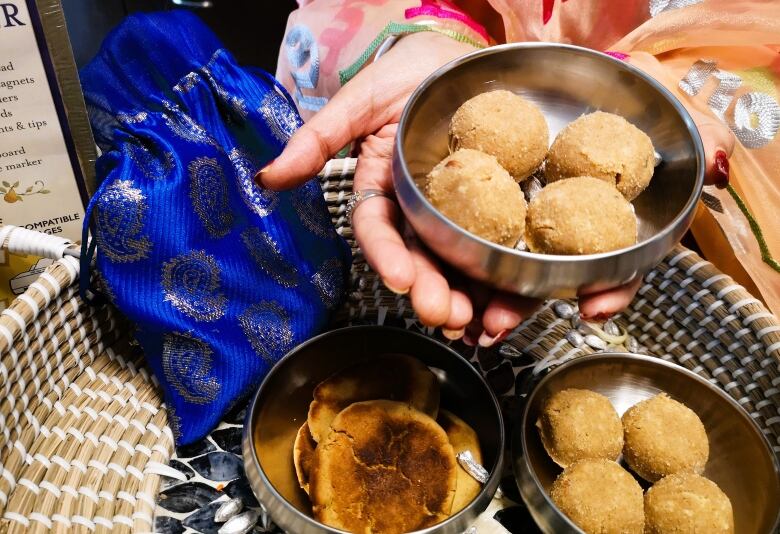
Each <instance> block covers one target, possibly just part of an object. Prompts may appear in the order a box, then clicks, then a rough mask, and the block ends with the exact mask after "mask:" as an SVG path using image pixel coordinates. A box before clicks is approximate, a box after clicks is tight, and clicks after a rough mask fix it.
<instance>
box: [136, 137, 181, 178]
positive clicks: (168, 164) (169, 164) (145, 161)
mask: <svg viewBox="0 0 780 534" xmlns="http://www.w3.org/2000/svg"><path fill="white" fill-rule="evenodd" d="M124 149H125V151H126V153H127V155H128V156H130V159H131V160H132V161H133V163H135V165H136V167H138V169H139V170H140V171H141V172H142V173H143V175H144V176H146V177H147V178H149V179H150V180H160V179H164V178H167V177H168V175H169V174H170V172H171V171H172V170H173V168H174V167H175V165H176V163H175V162H174V160H173V154H171V153H170V152H165V153H164V154H162V157H158V156H157V155H156V154H153V153H152V152H151V151H150V150H149V149H148V148H146V147H145V146H143V145H142V144H141V143H137V142H127V143H125V145H124Z"/></svg>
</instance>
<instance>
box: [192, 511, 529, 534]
mask: <svg viewBox="0 0 780 534" xmlns="http://www.w3.org/2000/svg"><path fill="white" fill-rule="evenodd" d="M493 519H495V520H496V521H498V522H499V523H501V525H502V526H503V527H504V528H505V529H507V530H508V531H509V532H513V533H514V532H516V533H520V532H522V533H523V534H537V533H539V534H541V532H542V531H541V530H539V527H538V526H537V525H536V523H535V522H534V520H533V518H532V517H531V514H530V512H529V511H528V509H527V508H526V507H525V506H511V507H509V508H504V509H503V510H499V511H498V512H496V514H495V515H494V516H493ZM185 524H186V523H185Z"/></svg>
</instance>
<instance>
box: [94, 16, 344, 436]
mask: <svg viewBox="0 0 780 534" xmlns="http://www.w3.org/2000/svg"><path fill="white" fill-rule="evenodd" d="M81 75H82V84H83V87H84V90H85V94H86V100H87V104H88V107H89V108H90V112H91V119H92V127H93V130H94V132H95V137H96V140H97V142H98V144H99V145H100V147H101V150H102V152H103V156H102V157H101V158H100V159H99V160H98V162H97V169H98V175H99V178H100V179H101V180H102V183H101V185H100V187H99V189H98V191H97V192H96V194H95V196H94V198H93V200H92V202H91V204H90V207H89V211H90V214H91V217H89V219H88V221H89V222H88V224H91V230H92V237H93V238H94V240H95V242H96V243H97V249H96V250H97V251H96V258H95V260H96V261H95V268H96V269H97V270H98V271H99V273H100V275H101V276H100V278H101V285H102V291H101V293H102V294H103V295H104V296H105V297H106V298H109V299H110V300H111V301H113V303H114V304H115V305H116V306H117V307H118V308H119V309H120V310H121V311H122V312H123V313H124V314H126V315H127V316H128V317H129V318H130V319H131V320H132V321H133V322H134V323H135V324H136V326H137V327H138V330H137V333H136V338H137V340H138V341H139V343H140V344H141V345H142V347H143V349H144V352H145V355H146V357H147V360H148V361H149V364H150V366H151V368H152V369H153V371H154V373H155V375H156V378H157V379H158V380H159V382H160V384H161V386H162V389H163V392H164V394H165V400H166V405H167V406H168V409H169V412H170V413H169V415H170V417H169V420H170V421H171V427H172V428H173V429H174V431H175V433H176V439H177V443H178V444H179V445H184V444H187V443H191V442H193V441H194V440H197V439H199V438H202V437H203V436H205V435H207V434H208V432H209V431H210V430H212V429H213V428H214V427H215V426H216V425H217V423H218V422H219V421H220V419H221V418H222V417H223V416H224V414H225V413H226V412H227V411H228V410H229V409H230V408H231V407H233V406H235V405H236V404H237V403H238V402H239V401H240V400H241V399H242V398H246V396H247V395H248V394H249V393H250V392H251V391H253V390H254V388H256V386H257V384H258V383H259V382H260V380H261V379H262V378H263V376H264V375H265V374H266V373H267V372H268V370H269V369H270V368H271V366H273V364H274V363H275V362H276V361H277V360H278V359H279V358H280V357H281V356H283V355H284V354H285V352H287V351H288V350H290V349H291V348H292V347H293V346H295V345H296V344H298V343H300V342H302V341H304V340H306V339H307V338H309V337H311V336H312V335H314V334H317V333H318V332H319V331H320V330H322V329H323V328H324V327H325V326H326V325H327V323H328V319H329V313H330V312H331V311H332V310H333V309H334V308H335V307H336V305H337V304H338V302H339V301H340V300H341V298H342V295H343V292H344V283H345V276H346V273H347V270H348V265H349V263H350V253H349V249H348V247H347V246H346V243H345V242H344V241H343V240H342V239H341V238H340V237H339V236H338V235H337V234H336V232H335V229H334V227H333V225H332V223H331V221H330V218H329V216H328V211H327V207H326V205H325V202H324V199H323V196H322V191H321V189H320V187H319V184H318V183H317V182H316V181H312V182H309V183H307V184H305V185H304V186H302V187H300V188H299V189H297V190H293V191H290V192H285V193H275V192H272V191H267V190H263V189H261V188H260V187H258V186H257V185H256V184H255V182H254V175H255V173H256V172H257V170H258V169H260V168H261V167H262V166H263V165H265V164H266V163H268V161H270V160H271V159H273V158H274V157H276V156H277V155H278V154H279V152H280V151H281V149H282V147H283V146H284V144H285V143H286V141H287V139H289V137H290V135H292V133H293V132H294V131H295V129H296V128H298V126H299V125H300V124H301V119H300V117H299V115H298V113H297V111H296V109H295V108H294V106H293V105H292V104H291V101H290V99H289V96H288V95H287V94H286V92H285V91H284V90H283V89H282V88H281V86H280V85H279V84H277V83H276V82H275V80H274V79H273V78H272V77H271V76H269V75H268V74H266V73H263V72H258V71H254V70H251V71H250V70H248V69H245V68H242V67H240V66H238V65H237V64H236V63H235V61H234V60H233V58H232V57H231V55H230V54H229V53H228V52H227V51H226V50H224V49H223V48H222V45H221V44H220V43H219V42H218V41H217V39H216V37H214V35H213V34H211V32H210V31H209V30H207V29H206V28H205V26H204V25H203V24H202V23H201V22H200V21H199V20H198V19H197V18H196V17H195V16H194V15H192V14H189V13H185V12H175V11H174V12H168V13H161V14H153V15H137V16H133V17H130V18H128V19H127V20H126V21H125V22H123V23H122V25H120V26H119V27H118V28H117V29H116V30H115V31H114V32H113V33H112V34H111V35H110V36H109V37H108V38H107V39H106V41H105V43H104V44H103V47H102V49H101V51H100V52H99V54H98V56H97V57H96V58H95V59H94V60H93V61H92V62H91V63H90V64H89V65H88V66H87V67H85V68H84V70H83V71H82V73H81ZM83 257H84V261H85V265H84V269H85V272H87V270H88V268H89V264H88V262H89V256H88V254H87V253H84V254H83Z"/></svg>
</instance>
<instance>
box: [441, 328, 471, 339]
mask: <svg viewBox="0 0 780 534" xmlns="http://www.w3.org/2000/svg"><path fill="white" fill-rule="evenodd" d="M441 333H442V335H444V337H446V338H447V339H451V340H452V341H456V340H458V339H460V338H462V337H463V335H464V334H465V333H466V329H465V328H461V329H460V330H449V329H448V328H442V329H441Z"/></svg>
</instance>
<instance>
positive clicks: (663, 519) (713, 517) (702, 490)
mask: <svg viewBox="0 0 780 534" xmlns="http://www.w3.org/2000/svg"><path fill="white" fill-rule="evenodd" d="M679 532H707V533H709V534H732V533H733V532H734V513H733V511H732V508H731V501H730V500H729V498H728V497H727V496H726V494H725V493H723V491H722V490H721V489H720V488H719V487H718V485H717V484H715V483H714V482H712V481H711V480H707V479H706V478H704V477H702V476H699V475H694V474H692V473H679V474H676V475H669V476H668V477H665V478H662V479H661V480H659V481H658V482H656V483H655V485H653V487H652V488H650V489H649V490H647V493H646V494H645V533H647V534H676V533H679Z"/></svg>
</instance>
